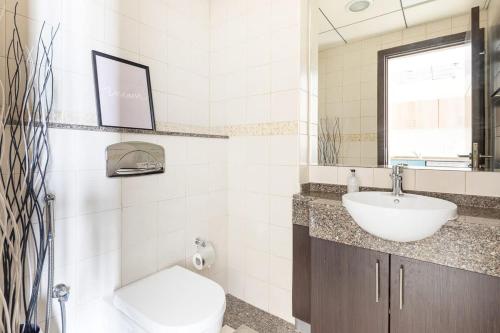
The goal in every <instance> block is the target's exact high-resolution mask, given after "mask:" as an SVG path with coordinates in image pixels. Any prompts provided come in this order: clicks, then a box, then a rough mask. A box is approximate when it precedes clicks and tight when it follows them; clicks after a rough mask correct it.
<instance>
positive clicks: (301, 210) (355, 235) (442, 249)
mask: <svg viewBox="0 0 500 333" xmlns="http://www.w3.org/2000/svg"><path fill="white" fill-rule="evenodd" d="M328 186H330V187H328ZM328 186H327V187H328V190H330V191H325V192H303V193H301V194H296V195H295V196H294V214H293V223H294V224H299V225H304V226H309V228H310V229H309V233H310V235H311V236H312V237H316V238H320V239H325V240H331V241H335V242H338V243H343V244H347V245H353V246H358V247H362V248H366V249H370V250H375V251H381V252H386V253H390V254H394V255H399V256H403V257H407V258H412V259H417V260H422V261H427V262H431V263H435V264H441V265H446V266H449V267H455V268H461V269H465V270H469V271H473V272H478V273H482V274H488V275H492V276H498V277H500V209H498V208H499V207H500V206H499V205H498V204H499V203H500V200H498V198H487V197H477V196H473V197H472V198H470V197H471V196H464V195H450V194H438V193H431V195H432V196H436V197H440V198H446V199H448V200H450V201H453V202H455V203H457V204H458V205H459V210H458V212H459V218H458V219H457V220H456V221H450V222H448V223H446V224H445V225H444V226H443V227H442V228H441V229H440V230H439V231H438V232H437V233H435V234H434V235H433V236H431V237H429V238H426V239H423V240H420V241H417V242H408V243H399V242H392V241H387V240H383V239H380V238H378V237H375V236H372V235H370V234H368V233H367V232H365V231H364V230H362V229H361V228H360V227H359V226H358V225H357V224H356V223H355V222H354V221H353V219H352V218H351V216H350V214H349V213H348V212H347V210H346V209H345V208H344V207H343V206H342V199H341V198H342V191H341V190H338V191H337V190H335V189H333V190H332V187H331V185H328ZM319 188H325V187H324V186H322V187H314V186H311V187H310V188H309V189H314V190H318V189H319ZM338 188H339V187H338ZM340 188H341V187H340ZM418 194H422V193H418ZM424 194H425V193H424ZM467 197H469V198H467ZM483 198H484V199H483ZM460 204H462V205H460ZM478 206H479V207H478ZM485 206H486V207H485Z"/></svg>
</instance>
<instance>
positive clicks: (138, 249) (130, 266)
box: [122, 238, 158, 285]
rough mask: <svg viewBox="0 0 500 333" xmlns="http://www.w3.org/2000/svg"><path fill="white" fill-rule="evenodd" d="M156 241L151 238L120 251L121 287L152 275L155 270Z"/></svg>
mask: <svg viewBox="0 0 500 333" xmlns="http://www.w3.org/2000/svg"><path fill="white" fill-rule="evenodd" d="M157 255H158V253H157V239H156V238H152V239H148V240H147V241H144V242H141V243H138V244H137V245H134V246H130V247H124V248H123V250H122V285H126V284H128V283H130V282H133V281H135V280H138V279H140V278H143V277H145V276H148V275H150V274H153V273H154V272H155V271H156V268H157Z"/></svg>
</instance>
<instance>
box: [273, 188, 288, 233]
mask: <svg viewBox="0 0 500 333" xmlns="http://www.w3.org/2000/svg"><path fill="white" fill-rule="evenodd" d="M269 223H271V224H272V225H275V226H279V227H290V226H291V225H292V198H291V197H282V196H275V195H270V196H269Z"/></svg>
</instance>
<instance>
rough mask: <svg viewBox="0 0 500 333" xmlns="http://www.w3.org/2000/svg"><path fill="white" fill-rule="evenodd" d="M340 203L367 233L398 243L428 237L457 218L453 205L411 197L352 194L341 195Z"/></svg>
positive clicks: (420, 197)
mask: <svg viewBox="0 0 500 333" xmlns="http://www.w3.org/2000/svg"><path fill="white" fill-rule="evenodd" d="M342 203H343V205H344V207H345V208H346V209H347V211H348V212H349V214H351V216H352V218H353V219H354V221H355V222H356V223H357V224H358V225H359V226H360V227H361V228H363V229H364V230H365V231H366V232H369V233H370V234H372V235H374V236H377V237H380V238H383V239H387V240H391V241H397V242H412V241H417V240H420V239H423V238H426V237H429V236H431V235H433V234H434V233H435V232H436V231H438V230H439V229H440V228H441V226H442V225H443V224H445V223H446V222H447V221H449V220H453V219H455V218H456V217H457V205H455V204H454V203H452V202H449V201H446V200H442V199H437V198H431V197H425V196H422V195H414V194H404V195H403V196H399V197H396V196H393V195H392V194H391V193H390V192H355V193H348V194H344V196H343V197H342Z"/></svg>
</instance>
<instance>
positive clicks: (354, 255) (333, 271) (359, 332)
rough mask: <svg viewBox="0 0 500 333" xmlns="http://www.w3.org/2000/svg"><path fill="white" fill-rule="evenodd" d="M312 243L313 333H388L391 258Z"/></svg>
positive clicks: (313, 239) (353, 249)
mask: <svg viewBox="0 0 500 333" xmlns="http://www.w3.org/2000/svg"><path fill="white" fill-rule="evenodd" d="M311 242H312V271H311V292H312V294H311V328H312V332H314V333H387V332H388V331H389V327H388V325H389V299H388V298H389V289H388V287H389V286H388V285H389V255H388V254H385V253H380V252H375V251H370V250H366V249H361V248H357V247H352V246H348V245H342V244H338V243H334V242H330V241H324V240H320V239H317V238H311Z"/></svg>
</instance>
